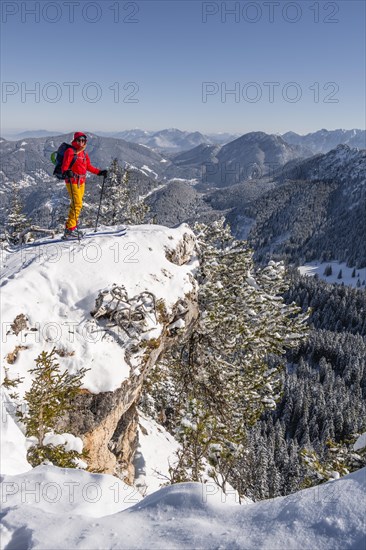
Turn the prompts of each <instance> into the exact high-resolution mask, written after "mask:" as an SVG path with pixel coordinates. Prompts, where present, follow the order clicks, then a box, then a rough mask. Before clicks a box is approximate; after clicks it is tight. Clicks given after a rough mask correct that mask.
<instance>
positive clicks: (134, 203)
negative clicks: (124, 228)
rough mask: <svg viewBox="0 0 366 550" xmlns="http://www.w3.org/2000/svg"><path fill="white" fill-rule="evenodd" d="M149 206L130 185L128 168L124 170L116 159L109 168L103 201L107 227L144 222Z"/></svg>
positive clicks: (102, 208) (104, 219)
mask: <svg viewBox="0 0 366 550" xmlns="http://www.w3.org/2000/svg"><path fill="white" fill-rule="evenodd" d="M147 212H148V206H147V205H146V203H145V201H144V200H143V199H140V197H138V196H137V195H136V193H135V192H134V190H133V189H132V187H131V184H130V172H129V170H128V167H127V168H126V169H124V168H123V167H122V166H121V165H120V164H119V162H118V159H114V160H113V161H112V163H111V166H110V168H109V173H108V178H107V180H106V182H105V190H104V196H103V201H102V207H101V213H102V220H103V222H104V223H106V224H107V225H117V224H122V223H126V224H133V225H138V224H141V223H143V222H144V219H145V216H146V214H147Z"/></svg>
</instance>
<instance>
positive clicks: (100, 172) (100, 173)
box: [98, 170, 108, 178]
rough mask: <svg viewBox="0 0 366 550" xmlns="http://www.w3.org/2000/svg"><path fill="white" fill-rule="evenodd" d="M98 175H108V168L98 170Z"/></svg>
mask: <svg viewBox="0 0 366 550" xmlns="http://www.w3.org/2000/svg"><path fill="white" fill-rule="evenodd" d="M98 176H103V177H104V178H106V177H107V176H108V170H99V174H98Z"/></svg>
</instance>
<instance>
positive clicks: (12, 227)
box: [5, 184, 30, 243]
mask: <svg viewBox="0 0 366 550" xmlns="http://www.w3.org/2000/svg"><path fill="white" fill-rule="evenodd" d="M29 225H30V222H29V220H28V218H27V216H26V215H25V214H24V212H23V204H22V200H21V197H20V188H19V185H18V184H14V187H13V192H12V198H11V204H10V209H9V213H8V216H7V219H6V222H5V234H6V236H7V239H8V241H9V242H11V243H18V242H19V234H20V233H21V232H22V231H23V230H24V229H26V228H27V227H28V226H29Z"/></svg>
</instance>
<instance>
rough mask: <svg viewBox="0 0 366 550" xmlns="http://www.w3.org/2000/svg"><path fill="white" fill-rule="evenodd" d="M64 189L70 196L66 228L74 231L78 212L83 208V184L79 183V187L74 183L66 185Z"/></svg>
mask: <svg viewBox="0 0 366 550" xmlns="http://www.w3.org/2000/svg"><path fill="white" fill-rule="evenodd" d="M66 188H67V191H68V193H69V196H70V209H69V216H68V218H67V221H66V228H67V229H75V227H76V226H77V224H78V218H79V214H80V210H81V209H82V207H83V196H84V192H85V183H81V184H80V185H77V184H75V183H66Z"/></svg>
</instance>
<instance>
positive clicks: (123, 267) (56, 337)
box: [0, 225, 195, 395]
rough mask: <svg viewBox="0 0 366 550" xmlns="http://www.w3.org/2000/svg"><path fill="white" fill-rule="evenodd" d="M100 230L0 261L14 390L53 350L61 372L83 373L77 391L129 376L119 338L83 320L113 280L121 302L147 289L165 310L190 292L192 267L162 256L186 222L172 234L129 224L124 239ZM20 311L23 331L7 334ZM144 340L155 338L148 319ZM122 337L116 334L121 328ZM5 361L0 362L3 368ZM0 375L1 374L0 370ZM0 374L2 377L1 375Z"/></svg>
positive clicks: (156, 327)
mask: <svg viewBox="0 0 366 550" xmlns="http://www.w3.org/2000/svg"><path fill="white" fill-rule="evenodd" d="M108 229H109V230H112V231H113V230H115V228H108V227H104V228H101V230H100V231H99V232H98V233H97V234H96V235H95V236H92V238H88V239H84V240H82V241H81V243H78V242H62V241H61V242H57V243H52V242H50V241H47V239H43V240H41V241H39V243H38V246H33V247H32V246H27V247H25V248H23V249H22V250H16V251H13V252H9V253H7V254H6V255H5V257H4V258H3V261H2V264H3V266H2V267H3V270H2V278H1V283H0V286H1V295H2V300H1V316H2V321H3V322H2V331H3V334H2V359H3V361H4V360H5V361H7V359H6V357H7V356H8V354H11V353H13V352H14V350H16V349H17V347H18V355H17V357H16V360H15V362H14V363H13V364H10V365H8V367H9V377H10V378H13V377H15V376H16V375H18V376H20V377H24V382H23V383H22V384H21V386H19V388H18V391H19V393H20V395H22V394H23V393H24V392H25V391H26V390H27V389H29V387H30V383H31V378H30V376H29V373H28V370H29V369H30V368H32V367H34V360H35V358H36V357H37V356H38V355H39V353H40V352H41V351H43V350H47V351H50V350H51V349H52V348H53V347H56V348H57V349H58V350H59V351H60V353H59V356H58V357H57V360H58V362H59V363H60V366H61V367H62V368H67V369H68V370H69V371H70V372H75V371H77V370H79V368H81V367H87V368H90V369H91V370H89V371H88V372H87V374H86V376H85V378H84V387H85V388H86V389H88V390H89V391H91V392H92V393H98V392H103V391H113V390H115V389H116V388H118V387H119V386H120V384H121V382H122V381H123V380H125V379H126V378H128V377H129V375H130V367H129V365H128V363H127V362H126V360H125V351H124V347H123V345H121V340H122V339H123V338H125V340H127V337H126V335H124V334H122V335H120V334H118V338H116V337H113V336H112V335H110V334H107V333H106V331H105V330H104V329H102V327H101V326H100V325H99V324H98V323H97V322H96V321H95V320H94V319H93V318H92V317H91V315H90V312H91V311H92V310H93V309H94V307H95V300H96V298H97V296H98V294H99V291H101V290H103V289H109V288H111V286H112V285H113V284H114V283H116V284H118V285H124V286H125V288H126V290H127V292H128V296H129V297H133V296H135V295H136V294H140V293H141V292H143V291H145V290H148V291H150V292H152V293H154V294H155V296H156V298H157V299H163V300H164V302H165V304H166V307H167V308H168V310H169V309H170V308H171V307H172V306H173V305H174V304H175V303H176V301H177V300H178V299H179V298H183V297H184V295H185V294H186V293H188V292H190V291H192V289H193V284H194V283H193V282H192V277H191V273H192V271H193V270H194V268H195V264H194V263H192V264H189V265H188V264H187V265H182V266H178V265H176V264H174V263H172V262H170V261H169V260H168V259H167V257H166V251H167V250H174V249H175V247H176V246H177V244H178V243H179V242H181V239H182V237H183V234H184V233H191V231H190V229H189V228H188V226H186V225H182V226H180V227H178V228H175V229H169V228H166V227H161V226H156V225H140V226H136V227H129V228H128V229H127V232H126V234H125V235H122V236H118V234H117V233H115V234H105V233H104V232H105V231H108ZM20 314H24V315H25V316H26V317H27V318H28V324H29V329H28V330H26V331H22V332H20V333H19V334H18V335H16V334H14V332H13V330H12V329H11V325H12V323H13V321H14V319H15V318H16V317H17V316H18V315H20ZM147 329H148V331H149V332H148V333H147V334H146V336H145V337H146V338H153V337H155V338H156V337H158V336H159V335H160V333H161V329H162V326H161V325H160V324H159V323H158V321H157V320H156V318H155V317H154V316H151V318H150V319H149V326H148V327H147ZM121 332H122V331H121ZM5 364H6V363H5ZM1 370H2V371H3V369H1ZM1 374H2V376H3V375H4V372H2V373H1Z"/></svg>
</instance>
